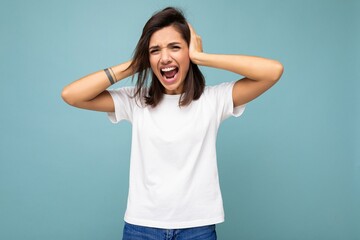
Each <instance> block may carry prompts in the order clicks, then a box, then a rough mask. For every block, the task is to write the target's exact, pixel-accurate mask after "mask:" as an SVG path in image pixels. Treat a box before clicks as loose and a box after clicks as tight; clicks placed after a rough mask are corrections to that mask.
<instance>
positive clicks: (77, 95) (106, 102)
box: [61, 61, 133, 112]
mask: <svg viewBox="0 0 360 240" xmlns="http://www.w3.org/2000/svg"><path fill="white" fill-rule="evenodd" d="M130 63H131V61H129V62H125V63H122V64H119V65H116V66H113V67H111V70H110V71H108V72H107V73H106V72H105V71H104V70H100V71H97V72H94V73H91V74H89V75H87V76H85V77H82V78H80V79H79V80H76V81H75V82H72V83H70V84H69V85H67V86H66V87H64V89H63V90H62V93H61V97H62V98H63V99H64V101H65V102H66V103H68V104H70V105H72V106H74V107H78V108H83V109H89V110H94V111H103V112H114V103H113V100H112V98H111V96H110V94H109V92H108V91H106V89H107V88H108V87H109V86H111V84H112V83H111V82H110V81H109V76H108V74H110V76H111V77H112V79H114V82H118V81H120V80H122V79H124V78H126V77H129V76H131V75H133V70H132V68H129V66H130ZM109 69H110V68H109ZM111 77H110V78H111Z"/></svg>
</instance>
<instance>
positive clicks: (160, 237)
mask: <svg viewBox="0 0 360 240" xmlns="http://www.w3.org/2000/svg"><path fill="white" fill-rule="evenodd" d="M216 239H217V238H216V231H215V225H208V226H202V227H192V228H183V229H162V228H153V227H143V226H138V225H133V224H130V223H127V222H125V226H124V234H123V240H216Z"/></svg>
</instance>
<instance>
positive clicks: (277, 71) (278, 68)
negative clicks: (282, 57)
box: [271, 61, 284, 82]
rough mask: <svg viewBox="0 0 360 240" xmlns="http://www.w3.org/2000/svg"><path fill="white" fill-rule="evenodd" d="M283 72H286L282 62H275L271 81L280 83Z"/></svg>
mask: <svg viewBox="0 0 360 240" xmlns="http://www.w3.org/2000/svg"><path fill="white" fill-rule="evenodd" d="M283 72H284V66H283V65H282V64H281V63H280V62H278V61H275V64H274V69H273V74H272V77H271V80H272V81H274V82H277V81H279V80H280V78H281V76H282V74H283Z"/></svg>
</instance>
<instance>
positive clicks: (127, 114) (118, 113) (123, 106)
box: [107, 87, 136, 123]
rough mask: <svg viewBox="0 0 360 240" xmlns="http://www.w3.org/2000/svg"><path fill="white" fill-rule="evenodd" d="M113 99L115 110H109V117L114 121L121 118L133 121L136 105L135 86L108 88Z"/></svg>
mask: <svg viewBox="0 0 360 240" xmlns="http://www.w3.org/2000/svg"><path fill="white" fill-rule="evenodd" d="M107 91H108V92H109V93H110V95H111V97H112V99H113V101H114V107H115V112H108V113H107V115H108V118H109V120H110V121H111V122H112V123H118V122H120V121H121V120H128V121H129V122H132V118H133V111H134V106H135V105H136V102H135V98H134V97H132V96H133V93H134V88H133V87H123V88H118V89H112V90H107Z"/></svg>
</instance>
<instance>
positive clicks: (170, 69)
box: [161, 67, 175, 72]
mask: <svg viewBox="0 0 360 240" xmlns="http://www.w3.org/2000/svg"><path fill="white" fill-rule="evenodd" d="M174 69H175V67H168V68H162V69H161V71H163V72H170V71H172V70H174Z"/></svg>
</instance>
